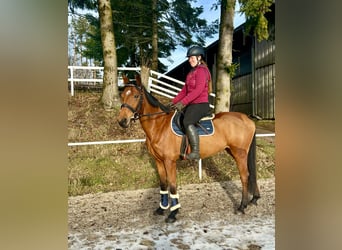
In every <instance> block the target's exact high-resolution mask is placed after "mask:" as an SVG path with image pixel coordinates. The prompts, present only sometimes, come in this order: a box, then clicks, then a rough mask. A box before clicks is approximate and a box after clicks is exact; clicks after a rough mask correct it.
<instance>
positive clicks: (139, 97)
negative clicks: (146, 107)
mask: <svg viewBox="0 0 342 250" xmlns="http://www.w3.org/2000/svg"><path fill="white" fill-rule="evenodd" d="M142 101H143V87H142V85H141V82H140V81H137V83H136V84H133V83H127V84H126V85H125V88H124V90H123V92H122V93H121V102H122V105H121V108H120V112H119V116H118V122H119V124H120V126H121V127H123V128H127V127H128V126H129V124H130V122H131V120H136V119H138V118H139V115H140V111H141V108H142Z"/></svg>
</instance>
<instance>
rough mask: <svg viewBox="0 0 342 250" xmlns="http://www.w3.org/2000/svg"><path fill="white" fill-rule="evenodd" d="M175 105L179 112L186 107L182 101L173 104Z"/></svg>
mask: <svg viewBox="0 0 342 250" xmlns="http://www.w3.org/2000/svg"><path fill="white" fill-rule="evenodd" d="M173 107H174V108H175V109H177V111H178V112H180V111H182V109H183V108H184V107H185V105H184V104H183V103H181V102H177V103H176V104H175V105H173Z"/></svg>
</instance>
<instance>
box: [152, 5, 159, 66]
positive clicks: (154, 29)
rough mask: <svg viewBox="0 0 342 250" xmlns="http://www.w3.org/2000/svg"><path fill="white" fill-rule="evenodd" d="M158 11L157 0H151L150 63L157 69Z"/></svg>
mask: <svg viewBox="0 0 342 250" xmlns="http://www.w3.org/2000/svg"><path fill="white" fill-rule="evenodd" d="M157 15H158V12H157V0H153V1H152V65H151V69H152V70H154V71H158V16H157Z"/></svg>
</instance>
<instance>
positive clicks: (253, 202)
mask: <svg viewBox="0 0 342 250" xmlns="http://www.w3.org/2000/svg"><path fill="white" fill-rule="evenodd" d="M259 198H260V197H253V198H252V199H251V201H250V203H251V204H253V205H258V199H259Z"/></svg>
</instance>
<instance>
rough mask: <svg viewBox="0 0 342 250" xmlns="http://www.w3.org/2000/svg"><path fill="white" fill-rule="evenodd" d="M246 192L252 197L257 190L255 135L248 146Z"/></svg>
mask: <svg viewBox="0 0 342 250" xmlns="http://www.w3.org/2000/svg"><path fill="white" fill-rule="evenodd" d="M247 166H248V172H249V175H248V191H249V192H250V193H251V194H253V195H254V191H255V189H256V188H257V172H256V139H255V133H254V136H253V139H252V143H251V145H250V146H249V151H248V158H247Z"/></svg>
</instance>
